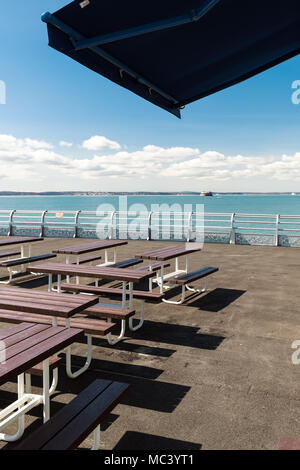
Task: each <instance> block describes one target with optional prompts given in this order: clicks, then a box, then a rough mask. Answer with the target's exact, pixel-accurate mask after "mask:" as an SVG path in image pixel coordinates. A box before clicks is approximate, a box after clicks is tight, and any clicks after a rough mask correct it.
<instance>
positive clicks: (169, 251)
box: [135, 245, 200, 300]
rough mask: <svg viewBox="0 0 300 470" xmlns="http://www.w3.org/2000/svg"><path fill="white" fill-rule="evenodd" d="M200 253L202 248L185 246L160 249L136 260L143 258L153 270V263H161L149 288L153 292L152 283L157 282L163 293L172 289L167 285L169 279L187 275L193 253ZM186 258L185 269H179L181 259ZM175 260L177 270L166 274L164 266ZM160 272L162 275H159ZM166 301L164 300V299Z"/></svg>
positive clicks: (139, 256)
mask: <svg viewBox="0 0 300 470" xmlns="http://www.w3.org/2000/svg"><path fill="white" fill-rule="evenodd" d="M197 251H200V248H192V247H191V246H190V245H189V246H188V247H187V246H186V245H185V246H178V245H173V246H168V247H165V248H159V249H158V250H151V251H146V252H143V253H139V254H137V255H135V257H136V258H141V259H143V260H147V261H148V262H149V269H150V270H151V267H152V264H153V262H156V263H160V270H158V271H157V276H156V278H155V279H154V278H151V279H150V281H149V288H150V290H152V283H153V282H156V283H157V284H158V285H159V287H160V292H161V293H162V292H163V291H164V289H170V288H171V287H172V286H170V285H167V284H165V281H167V280H168V279H171V278H174V277H176V276H178V275H180V274H187V272H188V265H189V256H190V255H192V254H193V253H195V252H197ZM182 256H184V257H185V267H184V268H181V269H179V258H181V257H182ZM172 259H175V270H174V271H172V272H170V273H167V274H166V273H165V270H164V265H165V262H166V261H169V260H172ZM159 272H160V275H159ZM163 300H164V299H163Z"/></svg>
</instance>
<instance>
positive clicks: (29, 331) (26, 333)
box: [0, 324, 49, 350]
mask: <svg viewBox="0 0 300 470" xmlns="http://www.w3.org/2000/svg"><path fill="white" fill-rule="evenodd" d="M47 329H49V326H48V325H37V324H33V325H32V326H31V328H26V330H22V331H19V332H16V333H15V334H13V335H11V336H9V337H8V338H5V339H4V340H2V343H3V346H2V345H1V346H0V350H1V348H4V347H5V348H6V350H7V349H8V348H10V347H12V346H14V345H16V344H18V343H20V342H22V341H24V340H26V339H28V338H31V337H32V336H34V335H36V334H37V333H40V332H42V331H44V330H47Z"/></svg>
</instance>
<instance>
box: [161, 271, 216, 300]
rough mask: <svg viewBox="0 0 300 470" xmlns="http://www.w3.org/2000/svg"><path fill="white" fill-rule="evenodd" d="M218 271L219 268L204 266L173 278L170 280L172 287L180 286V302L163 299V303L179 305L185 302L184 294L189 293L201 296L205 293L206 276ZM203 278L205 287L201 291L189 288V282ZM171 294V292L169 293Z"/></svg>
mask: <svg viewBox="0 0 300 470" xmlns="http://www.w3.org/2000/svg"><path fill="white" fill-rule="evenodd" d="M217 271H219V268H213V267H211V266H204V267H203V268H200V269H196V270H195V271H191V272H190V273H187V274H183V275H181V276H178V277H175V278H174V279H172V282H173V284H174V287H176V286H178V287H179V286H181V298H180V300H169V299H163V302H165V303H167V304H173V305H180V304H183V302H184V301H185V292H186V291H190V292H194V293H198V294H202V293H203V292H206V291H207V276H209V275H210V274H213V273H215V272H217ZM202 278H205V287H204V288H203V289H195V288H194V287H191V286H189V285H188V284H189V283H190V282H194V281H197V280H198V279H202ZM169 292H172V291H169Z"/></svg>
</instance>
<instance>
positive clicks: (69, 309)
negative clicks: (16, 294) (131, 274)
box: [0, 291, 98, 318]
mask: <svg viewBox="0 0 300 470" xmlns="http://www.w3.org/2000/svg"><path fill="white" fill-rule="evenodd" d="M44 302H45V301H44V300H42V299H41V300H40V301H39V300H38V299H33V298H32V299H28V300H27V298H24V299H19V298H15V299H12V298H11V297H9V296H8V297H7V296H5V295H1V291H0V308H1V309H7V310H19V311H21V312H27V313H38V314H43V315H51V316H56V317H64V318H68V317H70V316H72V315H74V314H75V313H79V312H81V311H82V310H84V309H86V308H88V307H91V306H92V305H95V304H97V303H98V299H97V297H92V296H91V297H87V296H86V298H85V300H84V302H83V301H80V302H79V303H78V304H74V303H73V302H70V305H67V304H66V303H64V304H62V305H60V304H58V305H56V302H55V301H54V297H53V300H52V299H51V300H50V299H49V302H46V303H44Z"/></svg>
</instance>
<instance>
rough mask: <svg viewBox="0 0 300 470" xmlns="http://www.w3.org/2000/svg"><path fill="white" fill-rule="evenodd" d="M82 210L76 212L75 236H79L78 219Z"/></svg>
mask: <svg viewBox="0 0 300 470" xmlns="http://www.w3.org/2000/svg"><path fill="white" fill-rule="evenodd" d="M80 213H81V211H77V212H76V214H75V220H74V224H75V225H74V235H73V238H77V237H78V219H79V215H80Z"/></svg>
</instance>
